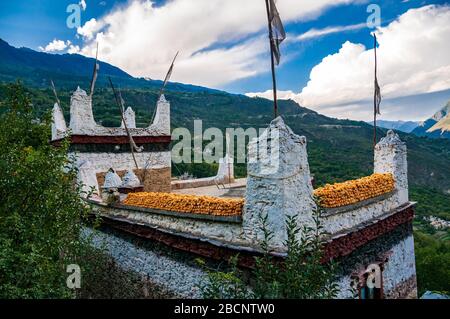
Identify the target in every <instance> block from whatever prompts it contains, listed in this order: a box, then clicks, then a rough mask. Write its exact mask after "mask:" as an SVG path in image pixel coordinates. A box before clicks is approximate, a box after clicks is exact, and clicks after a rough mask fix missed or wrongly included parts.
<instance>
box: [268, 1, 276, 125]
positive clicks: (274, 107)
mask: <svg viewBox="0 0 450 319" xmlns="http://www.w3.org/2000/svg"><path fill="white" fill-rule="evenodd" d="M266 10H267V21H268V24H269V43H270V61H271V65H272V85H273V111H274V117H275V118H276V117H278V102H277V80H276V77H275V60H274V56H273V33H272V23H271V21H270V10H269V0H266Z"/></svg>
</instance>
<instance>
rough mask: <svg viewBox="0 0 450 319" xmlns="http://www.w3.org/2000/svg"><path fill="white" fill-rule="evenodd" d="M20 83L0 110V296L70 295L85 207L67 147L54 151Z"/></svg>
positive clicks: (47, 119) (44, 120)
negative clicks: (69, 269)
mask: <svg viewBox="0 0 450 319" xmlns="http://www.w3.org/2000/svg"><path fill="white" fill-rule="evenodd" d="M50 127H51V116H50V114H49V113H48V112H47V113H45V115H44V116H42V117H41V118H40V120H37V119H36V113H35V110H34V109H33V106H32V105H31V103H30V99H29V97H28V96H27V95H26V93H24V88H23V87H22V86H21V84H19V83H17V84H10V85H9V88H8V95H7V97H6V98H5V99H4V100H3V101H2V102H1V108H0V149H1V152H0V172H1V175H0V198H1V200H0V298H64V297H73V296H74V293H73V291H71V290H69V289H68V288H67V286H66V278H67V276H68V274H67V273H66V267H67V265H69V264H72V263H76V261H77V260H76V256H77V254H78V253H79V252H80V249H82V247H83V245H84V244H83V243H82V242H81V241H80V239H79V238H80V229H81V225H82V220H83V219H84V217H85V216H86V214H87V207H86V205H85V204H84V203H83V202H82V201H81V200H80V197H79V195H78V191H79V186H78V185H77V184H76V183H75V182H74V181H75V180H76V179H75V178H76V174H77V172H76V170H75V169H74V166H73V165H71V164H72V163H71V161H70V160H69V159H68V156H67V149H68V143H67V142H63V143H62V145H61V146H60V147H53V146H51V145H50V143H49V141H50V131H51V130H50Z"/></svg>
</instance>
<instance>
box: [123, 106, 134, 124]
mask: <svg viewBox="0 0 450 319" xmlns="http://www.w3.org/2000/svg"><path fill="white" fill-rule="evenodd" d="M123 118H124V120H125V123H126V124H127V128H136V113H135V112H134V111H133V109H132V108H131V106H129V107H128V108H127V109H126V110H125V112H123ZM120 127H121V128H125V125H124V123H123V121H122V125H121V126H120Z"/></svg>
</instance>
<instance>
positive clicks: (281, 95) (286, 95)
mask: <svg viewBox="0 0 450 319" xmlns="http://www.w3.org/2000/svg"><path fill="white" fill-rule="evenodd" d="M245 95H246V96H248V97H262V98H265V99H268V100H273V90H267V91H265V92H249V93H245ZM296 97H297V94H296V93H294V92H292V91H280V90H277V100H294V99H295V98H296Z"/></svg>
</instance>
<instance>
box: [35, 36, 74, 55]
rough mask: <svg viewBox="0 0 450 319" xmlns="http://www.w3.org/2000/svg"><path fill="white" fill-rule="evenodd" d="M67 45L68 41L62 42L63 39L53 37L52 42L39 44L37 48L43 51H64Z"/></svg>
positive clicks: (69, 43)
mask: <svg viewBox="0 0 450 319" xmlns="http://www.w3.org/2000/svg"><path fill="white" fill-rule="evenodd" d="M69 45H71V42H70V41H66V42H64V41H63V40H57V39H54V40H53V41H52V42H50V43H49V44H47V45H46V46H45V47H42V46H40V47H39V50H41V51H44V52H60V51H64V50H65V49H66V48H67V47H68V46H69Z"/></svg>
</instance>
